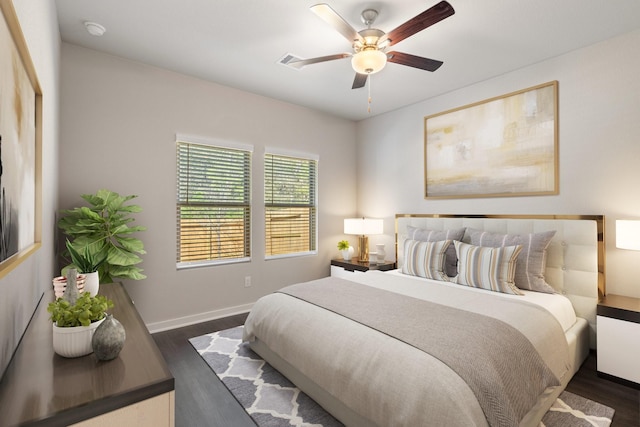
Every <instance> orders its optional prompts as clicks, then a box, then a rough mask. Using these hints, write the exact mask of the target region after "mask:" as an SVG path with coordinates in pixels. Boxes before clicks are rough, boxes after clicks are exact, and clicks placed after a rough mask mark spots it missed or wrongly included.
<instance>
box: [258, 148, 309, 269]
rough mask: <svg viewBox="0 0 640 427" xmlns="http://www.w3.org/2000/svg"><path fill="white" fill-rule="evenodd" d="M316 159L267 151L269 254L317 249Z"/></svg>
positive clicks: (266, 192) (266, 212)
mask: <svg viewBox="0 0 640 427" xmlns="http://www.w3.org/2000/svg"><path fill="white" fill-rule="evenodd" d="M317 168H318V161H317V159H307V158H299V157H294V156H288V155H280V154H276V153H272V152H267V154H265V164H264V185H265V197H264V198H265V231H266V237H265V238H266V256H267V257H278V256H282V255H292V254H296V255H300V254H308V253H315V251H316V240H317V239H316V234H317V233H316V230H317V206H316V205H317V186H316V183H317Z"/></svg>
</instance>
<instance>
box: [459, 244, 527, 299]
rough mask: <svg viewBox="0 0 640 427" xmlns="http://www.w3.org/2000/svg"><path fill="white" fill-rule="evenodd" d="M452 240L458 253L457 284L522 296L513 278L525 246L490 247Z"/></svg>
mask: <svg viewBox="0 0 640 427" xmlns="http://www.w3.org/2000/svg"><path fill="white" fill-rule="evenodd" d="M453 243H454V245H455V249H456V252H457V254H458V277H457V278H456V282H457V283H458V284H460V285H467V286H472V287H474V288H482V289H487V290H490V291H496V292H503V293H505V294H513V295H522V293H521V292H520V291H519V290H518V288H517V286H516V285H515V283H514V281H513V278H514V275H515V272H516V260H517V259H518V255H519V254H520V251H522V246H520V245H517V246H504V247H501V248H489V247H482V246H474V245H469V244H467V243H462V242H458V241H454V242H453Z"/></svg>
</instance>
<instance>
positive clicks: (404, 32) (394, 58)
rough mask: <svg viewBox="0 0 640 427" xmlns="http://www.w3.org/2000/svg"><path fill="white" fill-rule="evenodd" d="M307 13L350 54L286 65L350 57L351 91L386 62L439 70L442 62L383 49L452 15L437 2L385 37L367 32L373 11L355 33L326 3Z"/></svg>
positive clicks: (375, 13) (368, 11) (444, 4)
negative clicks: (348, 46)
mask: <svg viewBox="0 0 640 427" xmlns="http://www.w3.org/2000/svg"><path fill="white" fill-rule="evenodd" d="M310 9H311V11H312V12H314V13H315V14H316V15H318V16H319V17H320V18H321V19H322V20H324V21H325V22H326V23H327V24H329V25H331V26H332V27H333V28H334V29H335V30H337V31H338V32H339V33H340V34H342V36H343V37H344V38H346V39H347V40H349V42H350V43H352V48H353V53H338V54H335V55H328V56H321V57H317V58H310V59H297V58H295V57H290V58H289V61H288V62H287V63H286V65H289V66H292V67H295V68H302V67H304V66H306V65H311V64H317V63H319V62H326V61H333V60H336V59H343V58H349V57H351V65H352V67H353V69H354V70H355V72H356V76H355V79H354V80H353V85H352V87H351V88H352V89H358V88H361V87H363V86H364V85H365V83H366V82H367V77H368V76H369V74H374V73H377V72H378V71H380V70H382V69H383V68H384V66H385V65H386V63H387V61H389V62H394V63H396V64H400V65H406V66H409V67H414V68H419V69H422V70H426V71H435V70H437V69H438V68H440V66H441V65H442V64H443V62H442V61H438V60H435V59H429V58H423V57H421V56H415V55H411V54H409V53H403V52H397V51H391V52H387V51H386V49H387V48H388V47H390V46H393V45H394V44H396V43H398V42H401V41H402V40H404V39H406V38H408V37H411V36H412V35H414V34H416V33H418V32H420V31H422V30H424V29H425V28H427V27H430V26H431V25H433V24H436V23H438V22H440V21H442V20H443V19H445V18H448V17H449V16H451V15H453V14H454V13H455V11H454V10H453V7H452V6H451V5H450V4H449V3H448V2H446V1H441V2H440V3H438V4H436V5H435V6H432V7H430V8H429V9H427V10H425V11H424V12H422V13H420V14H419V15H417V16H414V17H413V18H411V19H409V20H408V21H407V22H405V23H404V24H402V25H400V26H399V27H397V28H396V29H394V30H392V31H390V32H388V33H385V32H384V31H381V30H379V29H377V28H371V25H372V24H373V22H374V21H375V19H376V18H377V17H378V11H377V10H374V9H366V10H364V11H363V12H362V15H361V19H362V22H363V23H364V24H366V25H367V28H366V29H364V30H361V31H356V30H355V29H354V28H353V27H352V26H351V25H349V23H348V22H347V21H345V20H344V19H343V18H342V17H341V16H340V15H338V13H337V12H336V11H335V10H333V9H332V8H331V6H329V5H328V4H326V3H320V4H316V5H314V6H311V8H310Z"/></svg>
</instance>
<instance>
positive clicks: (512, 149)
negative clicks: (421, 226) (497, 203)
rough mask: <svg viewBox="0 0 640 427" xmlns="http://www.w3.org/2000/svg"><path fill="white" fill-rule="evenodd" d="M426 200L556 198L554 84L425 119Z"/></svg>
mask: <svg viewBox="0 0 640 427" xmlns="http://www.w3.org/2000/svg"><path fill="white" fill-rule="evenodd" d="M424 156H425V157H424V165H425V167H424V171H425V176H424V179H425V198H427V199H444V198H465V197H507V196H532V195H553V194H558V188H559V186H558V82H557V81H552V82H549V83H544V84H541V85H538V86H535V87H531V88H528V89H523V90H520V91H517V92H512V93H509V94H506V95H502V96H498V97H495V98H491V99H487V100H484V101H481V102H477V103H474V104H470V105H466V106H464V107H460V108H456V109H453V110H449V111H445V112H442V113H439V114H434V115H432V116H427V117H425V119H424Z"/></svg>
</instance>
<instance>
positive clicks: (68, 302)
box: [47, 268, 113, 357]
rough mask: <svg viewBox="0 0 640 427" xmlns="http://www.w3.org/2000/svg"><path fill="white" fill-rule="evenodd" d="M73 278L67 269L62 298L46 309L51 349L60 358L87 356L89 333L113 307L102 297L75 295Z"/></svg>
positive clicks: (89, 341)
mask: <svg viewBox="0 0 640 427" xmlns="http://www.w3.org/2000/svg"><path fill="white" fill-rule="evenodd" d="M76 275H77V271H76V270H75V269H73V268H72V269H69V272H68V274H67V282H68V286H67V289H65V293H64V295H63V296H62V297H60V298H58V299H56V300H55V301H54V302H52V303H49V305H48V306H47V311H48V312H49V314H51V320H52V322H53V349H54V351H55V352H56V353H58V354H59V355H60V356H63V357H80V356H84V355H87V354H90V353H91V352H92V351H93V349H92V347H91V338H92V337H93V333H94V332H95V330H96V329H97V328H98V326H100V324H101V323H102V322H103V321H104V320H105V318H106V312H107V310H108V309H110V308H113V301H111V300H109V299H107V298H106V297H105V296H103V295H96V296H91V294H89V293H88V292H83V293H82V294H79V295H78V289H77V286H76Z"/></svg>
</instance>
